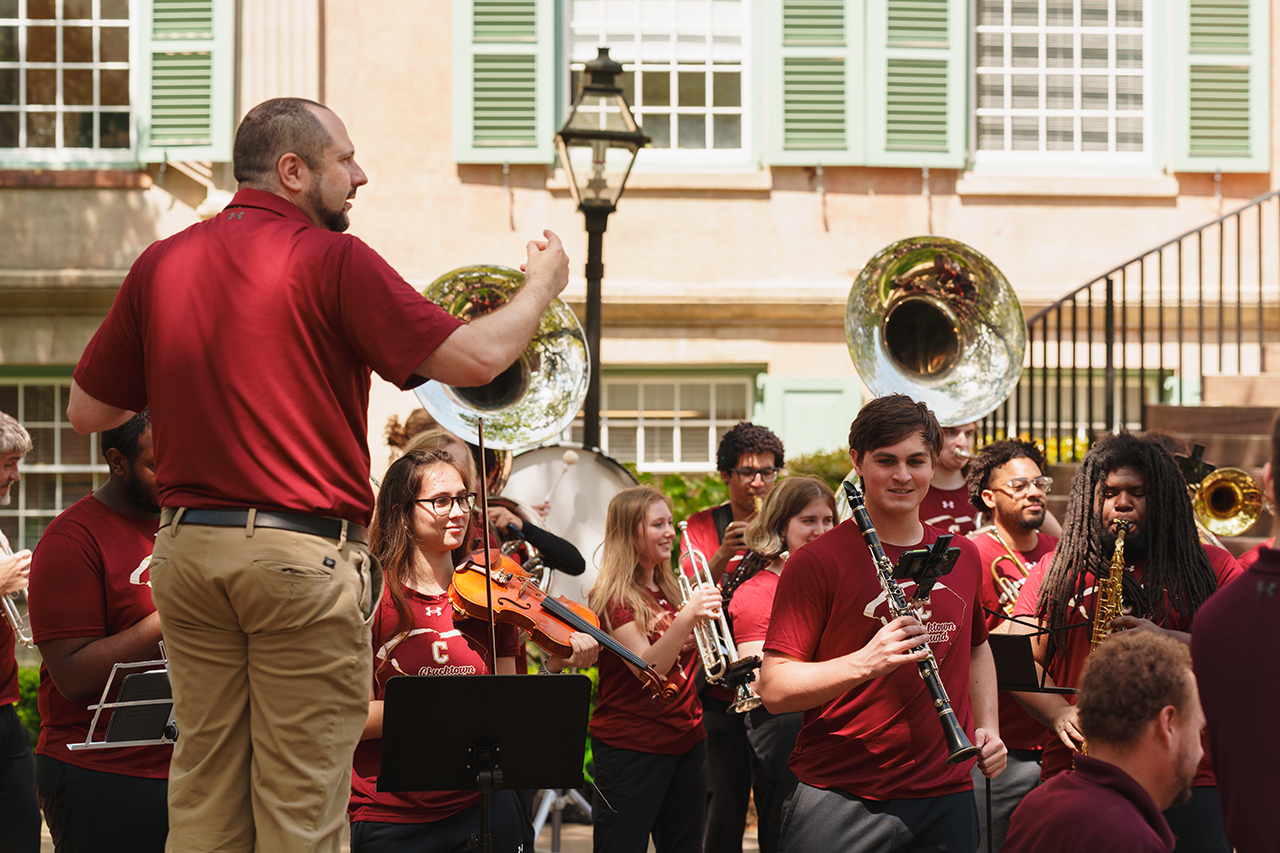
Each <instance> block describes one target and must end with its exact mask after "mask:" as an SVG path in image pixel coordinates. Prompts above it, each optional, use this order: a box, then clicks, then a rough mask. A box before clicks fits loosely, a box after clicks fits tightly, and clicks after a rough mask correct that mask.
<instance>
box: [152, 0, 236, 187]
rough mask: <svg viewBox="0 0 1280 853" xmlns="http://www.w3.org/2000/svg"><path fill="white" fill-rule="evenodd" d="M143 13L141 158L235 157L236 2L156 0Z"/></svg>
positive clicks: (216, 159) (222, 160)
mask: <svg viewBox="0 0 1280 853" xmlns="http://www.w3.org/2000/svg"><path fill="white" fill-rule="evenodd" d="M148 5H149V8H147V9H146V10H145V11H144V14H143V23H142V35H141V44H142V45H143V50H142V60H141V68H140V71H141V75H140V76H141V78H142V83H143V85H142V87H141V89H142V91H144V92H147V93H148V95H149V97H148V99H147V102H146V103H145V104H140V105H139V110H138V113H139V122H138V130H139V133H138V139H139V152H138V159H139V160H140V161H141V162H143V163H156V162H162V161H164V160H166V159H168V160H206V161H213V162H217V163H220V162H227V161H229V160H230V159H231V137H232V134H233V132H234V127H233V124H234V121H235V119H234V116H233V115H232V109H233V106H232V102H233V98H232V89H233V85H234V74H235V69H234V63H235V55H234V54H235V47H234V45H235V4H234V3H225V2H219V0H152V2H151V3H150V4H148Z"/></svg>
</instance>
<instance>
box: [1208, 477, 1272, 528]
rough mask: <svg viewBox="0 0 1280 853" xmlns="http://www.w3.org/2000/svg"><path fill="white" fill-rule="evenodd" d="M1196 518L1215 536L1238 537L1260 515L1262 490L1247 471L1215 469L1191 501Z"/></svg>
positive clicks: (1255, 521) (1254, 522) (1251, 525)
mask: <svg viewBox="0 0 1280 853" xmlns="http://www.w3.org/2000/svg"><path fill="white" fill-rule="evenodd" d="M1192 505H1193V507H1194V508H1195V512H1196V519H1197V520H1198V521H1199V522H1200V523H1201V524H1203V525H1204V527H1205V529H1206V530H1208V531H1209V532H1210V533H1212V534H1213V535H1215V536H1239V535H1240V534H1241V533H1244V532H1245V531H1246V530H1248V529H1249V528H1250V527H1253V525H1254V524H1256V523H1257V521H1258V517H1259V516H1260V515H1261V514H1262V490H1261V489H1259V488H1258V482H1257V480H1255V479H1253V477H1252V476H1250V474H1249V472H1247V471H1244V470H1241V469H1240V468H1215V469H1214V470H1213V471H1211V472H1210V473H1208V474H1206V475H1205V477H1204V479H1203V480H1201V481H1200V485H1199V487H1197V489H1196V496H1195V500H1194V501H1193V502H1192Z"/></svg>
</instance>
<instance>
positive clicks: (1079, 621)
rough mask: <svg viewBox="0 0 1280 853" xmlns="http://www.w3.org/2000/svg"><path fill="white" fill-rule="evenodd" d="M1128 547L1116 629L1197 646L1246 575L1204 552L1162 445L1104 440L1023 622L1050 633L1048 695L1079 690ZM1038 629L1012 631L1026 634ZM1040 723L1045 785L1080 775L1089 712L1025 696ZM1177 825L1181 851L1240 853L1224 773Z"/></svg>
mask: <svg viewBox="0 0 1280 853" xmlns="http://www.w3.org/2000/svg"><path fill="white" fill-rule="evenodd" d="M1121 521H1125V522H1128V524H1129V529H1128V531H1127V533H1126V534H1125V540H1124V566H1123V572H1122V583H1123V599H1124V601H1123V606H1124V610H1125V612H1126V614H1127V615H1125V616H1121V617H1119V618H1117V619H1115V620H1114V621H1113V622H1112V623H1111V626H1110V627H1111V630H1123V629H1130V628H1143V629H1146V630H1151V631H1155V632H1158V633H1165V634H1168V635H1169V636H1172V637H1173V638H1175V639H1178V640H1181V641H1182V642H1184V643H1186V642H1189V641H1190V635H1189V634H1188V633H1186V632H1187V630H1188V629H1189V628H1190V627H1191V620H1192V617H1194V616H1195V613H1196V611H1197V610H1199V609H1200V605H1202V604H1204V602H1205V601H1206V600H1208V598H1209V596H1210V595H1212V594H1213V593H1214V591H1215V590H1217V589H1218V587H1219V586H1222V585H1223V584H1226V583H1227V582H1229V581H1230V580H1231V579H1232V578H1234V577H1235V576H1236V575H1238V574H1239V573H1240V565H1239V564H1238V563H1237V562H1236V560H1235V558H1234V557H1232V556H1231V555H1230V554H1229V553H1227V552H1226V551H1224V550H1222V549H1221V548H1214V547H1212V546H1209V545H1202V544H1201V543H1200V541H1199V538H1198V537H1197V534H1196V525H1195V518H1194V516H1193V514H1192V509H1191V499H1190V498H1189V497H1188V496H1187V488H1186V481H1185V480H1184V479H1183V477H1182V472H1181V471H1180V470H1179V469H1178V465H1177V463H1176V462H1174V461H1173V457H1171V456H1170V455H1169V454H1168V453H1167V452H1165V450H1164V449H1163V448H1162V447H1160V446H1159V445H1157V444H1155V443H1154V442H1151V441H1148V440H1147V439H1144V438H1139V437H1137V436H1134V435H1130V434H1128V433H1121V434H1119V435H1109V436H1106V437H1105V438H1102V439H1100V440H1099V441H1098V442H1097V443H1095V444H1094V445H1093V447H1092V448H1091V449H1090V450H1089V452H1088V454H1086V456H1085V458H1084V461H1083V462H1082V463H1081V464H1080V468H1079V470H1078V471H1077V472H1076V477H1075V480H1074V482H1073V483H1072V486H1071V500H1070V502H1069V503H1068V505H1067V511H1066V516H1065V524H1064V525H1063V534H1062V538H1061V539H1060V540H1059V541H1058V547H1057V549H1056V550H1055V552H1054V553H1053V555H1052V556H1051V557H1045V558H1044V559H1042V560H1041V561H1040V562H1039V563H1037V564H1036V566H1035V568H1033V569H1032V570H1031V574H1030V575H1029V576H1028V577H1027V581H1026V583H1025V584H1024V585H1023V587H1022V591H1021V592H1020V593H1019V595H1018V603H1017V606H1016V607H1015V608H1014V616H1015V617H1030V618H1031V621H1032V622H1035V623H1038V624H1039V626H1040V627H1041V628H1044V629H1048V632H1047V633H1042V634H1038V635H1037V636H1036V637H1035V638H1034V639H1033V640H1032V650H1033V652H1034V654H1035V657H1036V662H1037V663H1038V664H1040V665H1041V666H1042V667H1043V668H1044V669H1046V670H1047V671H1048V677H1047V678H1046V679H1045V684H1046V685H1047V686H1058V687H1077V686H1079V684H1080V674H1081V672H1082V670H1083V669H1084V664H1085V661H1086V660H1087V659H1088V657H1089V650H1090V641H1091V633H1092V626H1093V617H1094V613H1095V611H1096V609H1097V601H1098V596H1097V594H1096V590H1097V589H1098V587H1099V584H1100V581H1103V580H1105V579H1106V578H1107V577H1108V575H1109V574H1110V569H1111V564H1112V562H1113V557H1114V551H1115V545H1116V539H1117V531H1118V529H1119V522H1121ZM1034 630H1035V629H1034V628H1033V627H1032V626H1031V625H1030V624H1024V623H1023V622H1021V621H1020V622H1015V623H1012V631H1013V632H1014V633H1031V632H1033V631H1034ZM1017 696H1018V700H1019V701H1020V702H1022V704H1023V706H1024V707H1026V709H1027V710H1028V711H1030V712H1031V715H1032V716H1033V717H1035V718H1036V719H1038V720H1039V721H1040V722H1042V723H1044V724H1045V725H1047V726H1049V728H1050V729H1052V731H1053V734H1052V736H1051V737H1050V738H1049V739H1048V740H1047V741H1046V743H1045V749H1044V759H1043V764H1042V768H1041V771H1040V778H1041V779H1042V780H1048V779H1050V778H1052V777H1053V776H1054V775H1056V774H1058V773H1061V772H1063V771H1065V770H1068V769H1070V767H1071V762H1072V758H1073V751H1074V750H1078V749H1079V748H1080V745H1081V743H1082V742H1083V741H1084V734H1083V733H1082V732H1081V731H1080V726H1079V722H1078V713H1077V708H1076V706H1075V705H1074V704H1072V702H1071V700H1070V699H1069V698H1067V697H1064V696H1062V695H1060V694H1053V693H1019V694H1017ZM1166 818H1167V819H1168V821H1169V825H1170V826H1171V827H1172V828H1173V831H1174V834H1175V835H1176V836H1177V837H1178V846H1179V849H1180V850H1187V851H1190V850H1203V851H1210V850H1222V851H1229V850H1230V848H1229V846H1228V845H1227V842H1226V835H1225V834H1224V832H1223V829H1222V813H1221V809H1220V806H1219V800H1218V791H1217V787H1216V783H1215V782H1214V776H1213V770H1212V768H1211V766H1210V765H1209V762H1208V760H1207V756H1206V760H1205V761H1204V762H1202V763H1201V767H1200V772H1199V773H1198V774H1197V775H1196V779H1195V783H1194V789H1193V792H1192V798H1191V801H1190V802H1189V803H1187V804H1186V805H1182V806H1179V807H1178V808H1176V809H1174V810H1173V811H1170V812H1169V813H1168V814H1167V815H1166Z"/></svg>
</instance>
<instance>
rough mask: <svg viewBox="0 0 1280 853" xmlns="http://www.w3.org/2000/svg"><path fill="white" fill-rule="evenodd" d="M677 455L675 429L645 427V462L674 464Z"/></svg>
mask: <svg viewBox="0 0 1280 853" xmlns="http://www.w3.org/2000/svg"><path fill="white" fill-rule="evenodd" d="M675 455H676V451H675V429H674V428H673V427H665V426H662V427H645V430H644V461H645V462H674V461H675Z"/></svg>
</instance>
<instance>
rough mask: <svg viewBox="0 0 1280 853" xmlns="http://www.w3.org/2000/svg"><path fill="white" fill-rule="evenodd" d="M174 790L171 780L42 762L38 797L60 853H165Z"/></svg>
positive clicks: (39, 761)
mask: <svg viewBox="0 0 1280 853" xmlns="http://www.w3.org/2000/svg"><path fill="white" fill-rule="evenodd" d="M152 749H166V750H167V749H169V747H167V746H156V747H152ZM168 790H169V780H168V779H139V778H137V777H135V776H121V775H120V774H118V773H103V772H101V771H99V770H85V769H84V768H83V767H76V766H74V765H71V764H66V763H64V762H61V761H58V760H57V759H56V758H50V757H49V756H47V755H40V756H37V757H36V794H37V795H38V796H39V798H40V808H42V809H43V810H44V820H45V823H47V824H48V825H49V834H50V835H51V836H52V837H53V847H54V849H55V850H56V851H58V853H116V852H117V851H118V853H164V840H165V837H166V836H168V834H169V811H168V804H167V802H166V799H167V796H168Z"/></svg>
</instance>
